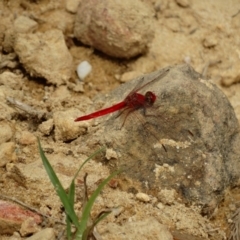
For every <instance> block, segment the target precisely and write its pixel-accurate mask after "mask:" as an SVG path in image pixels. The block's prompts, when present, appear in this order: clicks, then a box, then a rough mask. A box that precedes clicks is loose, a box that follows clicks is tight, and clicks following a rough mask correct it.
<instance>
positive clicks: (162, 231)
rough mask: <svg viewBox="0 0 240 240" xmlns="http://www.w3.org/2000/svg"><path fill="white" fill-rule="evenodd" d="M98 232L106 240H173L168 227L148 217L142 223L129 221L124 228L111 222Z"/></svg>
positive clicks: (99, 228)
mask: <svg viewBox="0 0 240 240" xmlns="http://www.w3.org/2000/svg"><path fill="white" fill-rule="evenodd" d="M146 226H147V227H146ZM98 230H99V234H100V235H101V236H102V237H103V238H104V239H112V240H125V239H137V240H146V239H154V240H173V237H172V235H171V233H170V232H169V230H168V229H167V227H166V226H164V225H162V224H160V223H159V222H158V221H157V220H156V219H155V218H154V217H148V218H147V217H146V218H145V219H144V220H140V221H132V222H130V221H129V222H126V223H125V224H124V225H122V226H119V225H117V224H116V223H112V222H111V223H108V224H105V226H104V227H102V226H101V227H98ZM126 236H127V238H126Z"/></svg>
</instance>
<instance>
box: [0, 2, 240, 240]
mask: <svg viewBox="0 0 240 240" xmlns="http://www.w3.org/2000/svg"><path fill="white" fill-rule="evenodd" d="M66 2H67V0H66ZM66 2H65V1H63V0H62V1H57V0H39V1H30V0H14V1H13V0H9V1H6V0H2V1H1V2H0V15H1V18H0V19H1V22H0V24H2V25H3V26H4V27H3V28H2V29H3V30H0V38H4V33H5V32H6V31H10V30H11V28H12V25H13V22H14V20H15V19H16V18H17V17H18V16H20V15H23V16H27V17H28V18H30V19H33V20H34V21H36V22H37V23H38V26H37V28H36V30H34V31H35V32H45V31H48V30H52V29H60V30H61V31H62V32H63V34H64V37H65V41H66V44H67V46H68V49H69V52H70V54H71V56H72V58H73V61H72V63H71V68H70V70H71V76H70V79H68V81H66V82H65V83H63V84H60V85H58V84H53V83H51V82H49V81H48V80H46V79H45V78H44V77H36V76H35V74H34V73H31V72H29V70H28V69H26V68H25V67H24V63H23V62H24V61H23V60H22V59H20V60H21V61H20V60H19V58H18V57H16V56H15V57H11V56H14V54H15V53H16V51H17V50H16V49H15V48H13V49H11V45H10V46H9V48H10V49H9V50H8V49H7V47H6V44H5V45H4V41H2V40H1V42H0V44H2V45H1V46H0V47H1V49H2V53H1V59H0V66H1V68H0V73H1V74H3V73H6V72H10V73H13V74H14V76H13V75H11V76H13V77H10V78H9V79H10V80H6V81H4V80H1V82H0V87H2V88H1V91H0V97H1V102H2V105H1V108H0V111H1V115H2V116H1V122H0V125H1V131H2V135H3V137H1V138H3V139H5V141H4V140H3V141H2V140H1V141H2V142H1V147H0V150H1V151H0V154H3V155H1V156H5V155H6V154H8V159H10V160H8V162H4V161H3V162H0V198H3V196H2V197H1V195H4V196H8V197H10V198H14V199H18V200H19V201H21V202H23V203H25V204H26V205H28V206H31V207H34V208H35V209H38V210H39V211H40V212H42V213H44V214H47V215H49V216H51V217H53V218H54V219H58V220H60V221H63V219H64V213H63V209H62V207H61V203H60V202H59V199H58V197H57V196H56V194H55V192H54V191H53V187H52V186H51V184H50V182H49V179H48V177H47V175H46V173H45V171H44V169H43V166H42V163H41V159H40V156H39V152H38V147H37V142H36V137H39V138H40V140H41V143H42V146H43V149H44V151H45V152H46V155H47V156H48V158H49V160H50V161H51V163H52V165H53V167H54V169H55V170H56V172H57V174H58V176H59V178H60V180H61V181H62V183H63V185H64V187H66V188H67V187H68V186H69V183H70V181H71V178H72V177H73V176H74V173H75V172H76V169H77V167H78V166H79V165H80V164H81V162H83V160H84V159H86V158H87V156H89V155H90V154H92V153H93V152H94V150H95V149H89V146H90V145H91V146H94V139H92V138H91V129H92V128H94V122H89V123H81V124H80V125H78V128H77V130H75V131H77V132H78V135H81V138H79V139H78V140H75V139H74V140H75V141H72V140H69V138H68V135H67V136H64V135H63V131H62V130H61V129H60V130H59V129H58V128H57V127H56V126H62V125H64V124H70V125H71V124H74V123H69V121H72V122H73V119H74V118H76V117H78V116H80V115H82V114H84V113H85V112H91V111H92V110H94V109H99V108H101V107H102V106H103V105H105V106H108V105H111V104H112V103H111V102H110V103H107V104H106V103H104V102H103V101H102V100H101V96H106V95H107V94H109V92H110V91H111V90H113V89H115V88H117V87H118V86H119V85H120V84H122V83H123V82H125V81H128V80H131V79H133V78H135V77H137V76H139V75H141V74H143V73H149V72H152V71H155V70H157V69H160V68H163V67H166V66H169V65H174V64H183V63H188V64H190V65H191V66H192V67H193V68H194V69H195V70H196V71H198V72H200V73H202V74H203V75H205V76H207V77H209V78H210V79H211V80H212V82H213V83H215V84H216V85H217V86H218V87H219V88H220V89H221V90H222V91H223V92H224V93H225V94H226V95H227V97H228V99H229V101H230V102H231V104H232V106H233V108H234V110H235V112H236V116H237V118H238V120H239V121H240V84H239V82H240V70H239V63H240V51H239V49H238V47H239V46H240V45H239V44H240V38H239V37H238V35H237V33H238V31H239V27H240V3H239V1H238V0H231V1H225V0H218V1H213V0H208V1H206V0H203V1H191V0H188V1H187V0H185V1H184V0H175V1H174V0H170V1H167V0H162V1H155V0H151V1H150V0H149V1H148V4H149V5H150V6H151V7H152V8H153V10H154V11H155V16H153V17H152V25H153V26H154V27H153V29H154V38H153V40H152V42H151V43H150V45H149V49H148V51H147V53H146V54H144V55H141V56H138V57H135V58H133V59H130V60H123V59H116V58H112V57H109V56H107V55H105V54H103V53H101V52H100V51H97V50H94V49H93V48H90V47H88V46H85V45H83V44H81V43H79V42H77V41H76V39H74V36H73V24H74V19H75V13H69V11H67V9H66V5H67V3H66ZM11 54H12V55H11ZM84 60H86V61H88V62H89V63H90V64H91V65H92V72H91V73H90V75H89V76H88V77H87V78H86V79H84V81H80V80H79V79H78V77H77V74H76V71H75V70H76V67H77V65H78V64H79V63H80V62H81V61H84ZM58 61H59V60H58V59H56V60H55V62H54V61H52V62H51V63H49V66H50V69H51V67H53V68H54V65H55V64H58ZM20 62H21V63H20ZM59 74H61V73H59ZM0 79H3V77H2V78H0ZM6 79H8V78H6ZM9 97H11V98H14V99H17V100H19V101H21V102H22V103H24V104H26V105H27V106H30V107H31V109H34V110H35V111H36V112H37V114H36V112H34V111H30V112H26V111H23V110H21V109H20V110H19V109H17V108H16V104H15V105H14V104H10V102H9V100H7V98H9ZM94 98H95V100H93V99H94ZM93 101H94V102H93ZM93 103H94V104H93ZM42 112H43V113H46V112H48V114H49V116H45V117H42V116H40V115H41V113H42ZM38 114H40V115H38ZM68 116H69V120H67V118H68ZM61 119H64V121H66V122H63V123H61ZM45 120H47V121H45ZM43 122H45V124H43ZM59 128H60V127H59ZM67 134H68V133H67ZM69 134H71V133H69ZM73 134H74V133H73ZM76 138H77V137H76ZM5 143H11V144H9V145H4V144H5ZM96 146H97V144H96ZM96 149H97V147H96ZM4 154H5V155H4ZM86 172H87V173H88V187H89V192H91V191H93V190H94V189H95V188H96V186H97V185H98V183H99V181H101V180H102V179H104V178H106V177H107V176H108V175H109V169H108V168H107V166H106V165H104V164H103V163H101V162H99V161H97V162H95V161H90V162H89V163H88V164H87V165H86V167H85V168H84V169H83V171H82V172H81V173H80V176H79V178H78V185H77V199H76V202H77V203H76V209H77V211H79V212H80V209H81V206H82V194H81V192H82V190H83V184H82V179H83V176H84V174H85V173H86ZM116 181H119V185H120V187H119V186H118V187H116V188H113V187H111V186H107V187H106V188H105V189H104V191H103V192H102V194H101V195H100V196H99V198H98V199H97V201H96V204H95V206H94V209H93V212H92V214H93V216H96V215H97V214H98V212H100V211H101V210H103V209H106V208H114V209H117V210H116V212H118V213H116V214H115V216H113V215H110V216H109V217H108V218H106V219H105V220H104V221H103V222H101V223H100V224H99V226H98V232H99V233H100V235H101V236H102V238H103V239H109V240H110V239H133V238H135V239H159V238H156V236H155V235H154V231H153V230H152V228H151V222H154V221H156V222H154V223H155V224H156V228H158V224H159V223H161V224H163V225H165V226H166V227H167V229H169V230H170V233H171V234H173V237H174V239H175V240H183V239H184V240H186V239H189V240H190V239H192V240H198V239H212V240H213V239H214V240H219V239H226V238H227V234H228V233H229V223H230V222H231V221H232V219H231V216H232V214H234V212H235V211H236V210H237V209H238V207H239V196H240V192H239V189H238V188H236V189H229V190H227V191H226V195H225V199H224V200H223V201H222V203H221V204H220V205H219V206H218V209H216V210H215V211H214V213H213V214H212V215H211V216H202V215H201V213H200V208H199V207H198V206H185V205H184V204H183V203H181V202H179V201H177V200H173V201H172V202H171V201H170V200H166V201H165V202H164V201H162V202H160V201H159V199H157V198H156V197H154V196H148V197H149V199H148V200H146V199H145V200H144V199H141V198H140V197H139V198H138V197H136V194H135V193H132V192H126V191H124V189H123V188H121V183H122V182H123V181H124V180H123V179H117V180H116ZM126 181H130V180H129V179H128V180H126ZM123 184H127V183H123ZM165 194H166V195H165V197H166V198H168V199H170V198H171V193H165ZM168 194H169V196H168ZM3 200H6V199H3ZM152 218H154V220H151V219H152ZM144 221H146V223H145V225H144V226H145V227H144V233H141V236H138V235H136V233H135V232H134V231H131V230H129V228H131V226H130V225H129V223H130V222H144ZM148 221H149V222H150V224H148ZM47 226H48V227H53V228H54V231H55V234H56V236H58V238H59V239H60V235H61V234H60V233H62V231H63V230H64V226H62V225H61V224H58V223H56V222H54V220H51V221H50V223H49V222H48V223H47ZM154 226H155V225H154ZM44 227H46V226H43V224H42V225H41V227H38V229H37V230H40V229H41V228H42V229H43V228H44ZM138 227H139V231H140V229H141V230H142V228H143V227H142V226H141V225H136V226H135V228H136V229H137V228H138ZM136 231H137V230H136ZM122 232H124V233H125V236H124V237H123V236H122V235H121V233H122ZM0 234H1V233H0ZM144 236H145V237H144ZM146 236H148V237H146ZM154 236H155V237H154ZM25 237H26V236H21V235H20V234H19V233H18V232H17V231H16V232H15V233H8V234H5V235H4V234H3V235H0V239H11V240H13V239H25ZM61 239H64V237H62V238H61ZM166 239H168V238H166ZM169 239H170V238H169ZM236 239H237V238H236Z"/></svg>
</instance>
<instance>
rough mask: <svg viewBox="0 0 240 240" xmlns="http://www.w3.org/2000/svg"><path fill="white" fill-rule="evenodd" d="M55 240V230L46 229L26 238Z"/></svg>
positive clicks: (29, 239) (28, 239) (27, 239)
mask: <svg viewBox="0 0 240 240" xmlns="http://www.w3.org/2000/svg"><path fill="white" fill-rule="evenodd" d="M43 239H44V240H55V239H56V238H55V234H54V229H53V228H45V229H43V230H42V231H40V232H38V233H36V234H34V235H33V236H31V237H29V238H26V240H43Z"/></svg>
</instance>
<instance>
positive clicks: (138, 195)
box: [136, 193, 151, 202]
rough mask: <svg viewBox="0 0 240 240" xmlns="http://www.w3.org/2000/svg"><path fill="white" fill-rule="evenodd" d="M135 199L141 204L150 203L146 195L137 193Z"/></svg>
mask: <svg viewBox="0 0 240 240" xmlns="http://www.w3.org/2000/svg"><path fill="white" fill-rule="evenodd" d="M136 198H137V199H138V200H139V201H141V202H150V200H151V199H150V197H149V196H148V195H147V194H146V193H137V194H136Z"/></svg>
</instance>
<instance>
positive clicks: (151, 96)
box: [145, 91, 157, 107]
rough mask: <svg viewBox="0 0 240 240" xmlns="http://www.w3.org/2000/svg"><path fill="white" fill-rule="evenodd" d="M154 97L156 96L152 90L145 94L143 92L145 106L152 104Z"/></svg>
mask: <svg viewBox="0 0 240 240" xmlns="http://www.w3.org/2000/svg"><path fill="white" fill-rule="evenodd" d="M156 98H157V97H156V95H155V94H154V93H153V92H150V91H148V92H146V94H145V103H146V106H149V107H151V106H152V105H153V104H154V102H155V101H156Z"/></svg>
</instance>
